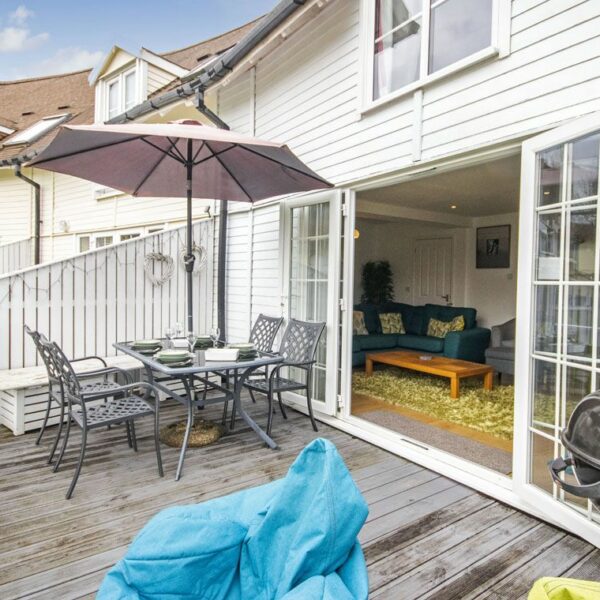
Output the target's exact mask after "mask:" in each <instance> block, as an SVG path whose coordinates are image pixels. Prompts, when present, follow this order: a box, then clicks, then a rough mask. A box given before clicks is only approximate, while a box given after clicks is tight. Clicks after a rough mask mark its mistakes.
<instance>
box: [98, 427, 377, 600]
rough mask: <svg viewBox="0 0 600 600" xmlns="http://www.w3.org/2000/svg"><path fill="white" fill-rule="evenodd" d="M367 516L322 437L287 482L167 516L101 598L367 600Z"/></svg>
mask: <svg viewBox="0 0 600 600" xmlns="http://www.w3.org/2000/svg"><path fill="white" fill-rule="evenodd" d="M367 514H368V508H367V505H366V503H365V501H364V499H363V497H362V495H361V493H360V492H359V490H358V488H357V487H356V485H355V483H354V481H353V480H352V476H351V475H350V473H349V472H348V469H347V468H346V465H345V464H344V461H343V460H342V458H341V457H340V455H339V454H338V452H337V450H336V448H335V446H334V445H333V444H332V443H331V442H329V441H327V440H324V439H318V440H315V441H314V442H312V443H311V444H309V445H308V446H307V447H306V448H305V449H304V450H303V451H302V452H301V453H300V455H299V456H298V458H296V460H295V461H294V464H293V465H292V466H291V467H290V469H289V471H288V473H287V475H286V476H285V477H284V478H283V479H280V480H277V481H274V482H272V483H268V484H266V485H263V486H260V487H256V488H252V489H249V490H244V491H242V492H238V493H236V494H232V495H230V496H225V497H222V498H216V499H214V500H210V501H208V502H204V503H203V504H197V505H193V506H175V507H172V508H168V509H166V510H163V511H161V512H160V513H158V514H157V515H156V516H155V517H153V518H152V519H151V520H150V521H149V522H148V523H147V524H146V526H145V527H144V528H143V529H142V530H141V532H140V533H139V534H138V536H137V537H136V538H135V540H134V541H133V543H132V544H131V546H130V547H129V549H128V551H127V554H126V555H125V557H124V558H123V559H122V560H121V561H119V562H118V563H117V564H116V565H115V566H114V567H113V568H112V569H111V570H110V571H109V572H108V574H107V575H106V577H105V579H104V581H103V583H102V586H101V587H100V590H99V592H98V595H97V596H96V598H97V600H142V599H148V600H149V599H152V600H207V599H208V598H210V599H211V600H245V599H250V598H252V599H253V600H275V599H279V600H366V599H367V596H368V590H369V586H368V579H367V567H366V564H365V559H364V556H363V553H362V550H361V547H360V544H359V542H358V540H357V535H358V532H359V531H360V529H361V527H362V526H363V524H364V522H365V520H366V518H367Z"/></svg>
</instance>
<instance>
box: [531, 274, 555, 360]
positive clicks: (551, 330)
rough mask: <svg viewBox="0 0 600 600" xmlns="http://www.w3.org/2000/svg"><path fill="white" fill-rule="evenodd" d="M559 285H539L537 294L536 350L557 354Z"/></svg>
mask: <svg viewBox="0 0 600 600" xmlns="http://www.w3.org/2000/svg"><path fill="white" fill-rule="evenodd" d="M557 330H558V286H555V285H540V286H537V289H536V294H535V351H536V352H546V353H550V354H556V343H557Z"/></svg>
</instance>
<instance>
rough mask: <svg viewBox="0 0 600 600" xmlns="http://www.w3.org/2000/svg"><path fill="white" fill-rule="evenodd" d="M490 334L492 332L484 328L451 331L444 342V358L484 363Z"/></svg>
mask: <svg viewBox="0 0 600 600" xmlns="http://www.w3.org/2000/svg"><path fill="white" fill-rule="evenodd" d="M490 333H491V332H490V330H489V329H485V328H484V327H473V328H472V329H465V330H464V331H451V332H450V333H448V335H446V338H445V341H444V356H447V357H448V358H459V359H461V360H469V361H471V362H478V363H484V362H485V350H486V348H487V347H488V346H489V343H490Z"/></svg>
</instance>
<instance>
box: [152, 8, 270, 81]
mask: <svg viewBox="0 0 600 600" xmlns="http://www.w3.org/2000/svg"><path fill="white" fill-rule="evenodd" d="M260 19H262V17H259V18H258V19H255V20H254V21H250V23H246V24H245V25H242V26H241V27H236V29H232V30H231V31H227V32H225V33H222V34H221V35H217V36H215V37H212V38H210V39H208V40H204V41H202V42H198V43H197V44H192V45H191V46H186V47H185V48H179V50H171V51H170V52H163V53H162V54H161V55H160V56H162V57H163V58H166V59H167V60H170V61H171V62H174V63H175V64H177V65H179V66H180V67H183V68H184V69H188V70H191V69H193V68H194V67H197V66H198V64H199V63H200V62H202V61H203V60H205V59H207V58H208V57H210V56H213V55H214V54H220V53H222V52H224V51H225V50H228V49H229V48H231V47H232V46H235V44H237V42H238V41H239V40H240V39H241V38H242V37H243V36H244V35H246V33H248V31H250V30H251V29H252V27H254V25H256V23H257V22H258V21H260Z"/></svg>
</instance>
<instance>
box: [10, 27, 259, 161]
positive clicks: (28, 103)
mask: <svg viewBox="0 0 600 600" xmlns="http://www.w3.org/2000/svg"><path fill="white" fill-rule="evenodd" d="M261 18H262V17H261ZM257 21H258V19H257V20H255V21H252V22H250V23H246V24H245V25H242V26H241V27H237V28H236V29H232V30H231V31H227V32H226V33H223V34H221V35H218V36H215V37H213V38H210V39H208V40H204V41H202V42H199V43H197V44H192V45H191V46H186V47H185V48H180V49H178V50H172V51H171V52H165V53H162V54H160V56H162V57H163V58H165V59H166V60H169V61H171V62H173V63H175V64H177V65H179V66H180V67H183V68H184V69H187V70H189V71H191V70H192V69H194V68H196V67H198V66H199V65H200V64H201V63H203V62H205V61H207V60H208V59H209V58H210V57H211V56H214V55H215V54H221V53H223V52H225V51H226V50H228V49H229V48H231V47H232V46H234V45H235V44H236V43H237V42H238V41H239V40H240V39H241V38H242V37H243V36H244V35H245V34H246V33H247V32H248V31H249V30H250V29H252V27H254V25H255V24H256V22H257ZM89 74H90V70H85V71H78V72H76V73H66V74H63V75H51V76H47V77H36V78H32V79H21V80H17V81H4V82H3V81H0V107H1V110H2V113H1V114H0V125H3V126H4V127H9V128H10V129H14V130H16V131H22V130H23V129H25V128H27V127H29V126H30V125H33V124H34V123H37V122H38V121H39V120H40V119H43V118H44V117H48V116H51V115H55V114H63V113H69V114H70V115H71V118H70V120H69V123H71V124H73V125H75V124H79V125H81V124H87V123H93V122H94V88H93V87H91V86H90V85H89V82H88V76H89ZM178 85H181V80H179V79H176V80H174V81H173V82H171V83H169V84H167V85H166V86H164V87H163V88H161V89H160V90H156V91H155V92H154V93H153V94H152V96H154V95H156V94H160V93H163V92H164V91H166V90H168V89H173V88H176V87H177V86H178ZM57 133H58V128H56V129H54V130H52V131H50V132H48V133H47V134H46V135H44V136H42V137H41V138H39V139H37V140H35V141H34V142H33V143H31V144H28V145H19V146H6V147H4V148H3V147H2V141H0V163H1V162H2V161H4V160H7V159H14V158H16V157H19V156H23V155H29V154H31V153H33V152H34V151H36V150H37V151H39V150H41V149H43V148H45V147H46V146H47V145H48V144H49V143H50V142H51V141H52V139H53V138H54V136H55V135H56V134H57ZM7 139H10V138H9V137H7V138H4V140H7Z"/></svg>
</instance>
